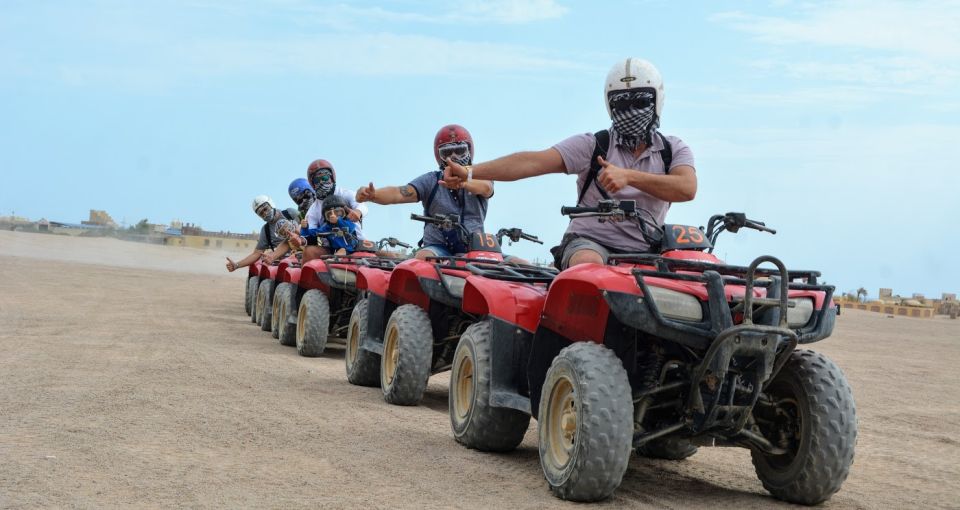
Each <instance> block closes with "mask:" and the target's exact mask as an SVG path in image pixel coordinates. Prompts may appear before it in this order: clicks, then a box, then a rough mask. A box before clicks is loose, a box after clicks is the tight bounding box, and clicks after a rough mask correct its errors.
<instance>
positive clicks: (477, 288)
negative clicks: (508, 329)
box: [462, 275, 547, 333]
mask: <svg viewBox="0 0 960 510" xmlns="http://www.w3.org/2000/svg"><path fill="white" fill-rule="evenodd" d="M546 299H547V289H546V288H545V287H542V286H534V285H530V284H526V283H514V282H505V281H499V280H490V279H487V278H483V277H482V276H477V275H470V276H468V277H467V283H466V285H465V286H464V288H463V304H462V308H463V311H465V312H467V313H473V314H477V315H491V316H493V317H497V318H498V319H502V320H504V321H506V322H508V323H510V324H516V325H517V326H519V327H521V328H523V329H525V330H527V331H528V332H530V333H534V332H536V330H537V326H538V325H539V324H540V313H541V312H542V311H543V304H544V301H546Z"/></svg>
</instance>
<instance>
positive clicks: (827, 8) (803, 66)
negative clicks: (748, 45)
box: [712, 0, 960, 107]
mask: <svg viewBox="0 0 960 510" xmlns="http://www.w3.org/2000/svg"><path fill="white" fill-rule="evenodd" d="M777 10H778V11H779V12H784V14H782V15H779V16H760V15H755V14H748V13H744V12H741V11H735V12H725V13H720V14H717V15H714V16H713V17H712V19H713V21H715V22H718V23H720V24H723V25H726V26H728V27H730V28H733V29H735V30H738V31H741V32H744V33H747V34H750V35H752V36H753V37H755V38H756V39H757V40H758V41H760V42H762V43H765V44H766V45H767V46H766V48H765V51H766V55H764V56H761V57H759V58H750V57H749V56H747V57H745V58H743V59H742V63H743V65H744V66H746V67H749V68H752V69H754V70H756V71H759V72H761V73H762V74H764V75H765V76H768V77H783V78H789V79H790V81H791V82H793V83H795V84H797V87H798V88H796V89H795V90H789V91H784V92H783V93H778V94H773V95H771V97H769V98H764V97H762V96H760V95H753V97H752V98H751V99H752V100H755V101H760V102H766V101H768V100H774V101H783V102H786V103H790V104H801V103H808V102H815V101H819V100H825V101H828V102H830V103H831V104H838V105H842V106H843V107H851V106H860V105H865V104H869V103H871V102H875V101H878V100H884V99H886V98H889V97H891V96H903V95H908V96H910V95H913V96H918V95H922V96H928V97H929V100H930V101H933V102H938V101H941V100H942V99H943V96H951V95H954V94H955V91H956V89H957V88H958V87H960V29H958V28H957V27H960V3H957V2H947V1H942V0H925V1H916V2H901V1H896V0H877V1H863V0H846V1H839V2H812V3H801V4H797V5H793V4H785V5H781V6H778V9H777ZM791 50H797V51H795V52H793V51H791ZM785 51H786V52H787V53H785ZM811 56H812V57H811ZM811 83H815V84H817V85H816V86H815V87H814V88H804V87H806V86H807V85H808V84H811Z"/></svg>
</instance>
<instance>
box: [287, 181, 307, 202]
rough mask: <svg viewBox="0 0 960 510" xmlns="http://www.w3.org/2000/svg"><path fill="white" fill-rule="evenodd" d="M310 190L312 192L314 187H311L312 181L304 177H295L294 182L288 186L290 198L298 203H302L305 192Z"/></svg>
mask: <svg viewBox="0 0 960 510" xmlns="http://www.w3.org/2000/svg"><path fill="white" fill-rule="evenodd" d="M308 191H309V192H310V193H311V194H312V193H313V188H311V187H310V183H309V182H307V180H306V179H304V178H303V177H301V178H299V179H294V180H293V182H291V183H290V187H289V188H287V192H288V193H290V198H291V199H292V200H293V201H294V202H297V203H300V200H301V199H302V198H303V194H304V193H306V192H308Z"/></svg>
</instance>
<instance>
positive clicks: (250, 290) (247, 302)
mask: <svg viewBox="0 0 960 510" xmlns="http://www.w3.org/2000/svg"><path fill="white" fill-rule="evenodd" d="M259 280H260V279H259V278H257V277H256V276H251V277H249V278H247V281H246V288H247V291H246V294H244V295H243V308H244V310H246V312H247V315H252V314H253V302H254V301H255V296H256V295H257V284H258V283H259Z"/></svg>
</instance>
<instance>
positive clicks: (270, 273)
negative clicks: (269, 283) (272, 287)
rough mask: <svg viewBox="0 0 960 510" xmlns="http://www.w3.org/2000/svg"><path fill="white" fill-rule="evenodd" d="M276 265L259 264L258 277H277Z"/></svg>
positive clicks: (270, 278)
mask: <svg viewBox="0 0 960 510" xmlns="http://www.w3.org/2000/svg"><path fill="white" fill-rule="evenodd" d="M277 267H278V266H274V265H268V264H261V265H260V278H261V279H268V280H273V279H274V278H276V277H277Z"/></svg>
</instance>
